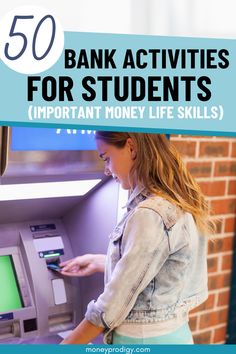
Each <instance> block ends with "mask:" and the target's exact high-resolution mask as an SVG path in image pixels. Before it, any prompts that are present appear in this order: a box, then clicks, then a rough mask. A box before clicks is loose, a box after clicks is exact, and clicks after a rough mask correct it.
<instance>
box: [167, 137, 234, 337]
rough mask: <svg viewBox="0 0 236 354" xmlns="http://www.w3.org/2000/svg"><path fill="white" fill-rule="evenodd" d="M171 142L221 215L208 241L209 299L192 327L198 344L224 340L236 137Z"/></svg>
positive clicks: (192, 317)
mask: <svg viewBox="0 0 236 354" xmlns="http://www.w3.org/2000/svg"><path fill="white" fill-rule="evenodd" d="M171 141H172V143H174V145H175V146H176V147H177V149H178V150H179V151H180V152H181V153H182V155H183V157H184V161H185V162H186V164H187V167H188V168H189V171H190V172H191V173H192V175H193V176H194V177H195V178H196V180H197V181H198V183H199V184H200V186H201V188H202V191H203V193H204V194H205V196H206V198H207V200H208V201H209V203H210V205H211V207H212V209H213V211H214V215H216V216H217V218H219V221H218V222H217V234H216V238H215V240H214V242H212V241H209V251H208V273H209V280H208V282H209V298H208V300H207V301H206V302H205V303H204V304H202V305H200V306H199V307H198V308H197V309H195V310H193V311H192V312H191V314H190V326H191V329H192V331H193V334H194V340H195V343H198V344H208V343H219V344H220V343H224V342H225V340H226V329H227V319H228V308H229V294H230V283H231V270H232V256H233V242H234V231H235V225H236V139H234V138H223V137H221V138H218V137H192V136H180V135H179V136H172V137H171Z"/></svg>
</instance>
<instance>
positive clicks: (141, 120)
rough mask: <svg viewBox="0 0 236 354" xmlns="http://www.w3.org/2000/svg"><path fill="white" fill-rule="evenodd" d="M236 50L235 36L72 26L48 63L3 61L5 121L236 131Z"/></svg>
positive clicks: (0, 120)
mask: <svg viewBox="0 0 236 354" xmlns="http://www.w3.org/2000/svg"><path fill="white" fill-rule="evenodd" d="M9 51H10V49H9ZM19 54H20V53H19ZM235 58H236V41H234V40H222V39H203V38H183V37H158V36H144V35H117V34H98V33H78V32H66V33H65V41H64V48H63V50H62V52H61V54H60V57H59V59H58V61H57V62H56V63H55V64H54V65H52V66H51V67H50V68H49V69H47V70H44V71H41V72H40V73H35V71H33V73H31V71H30V69H29V73H19V72H17V71H15V70H13V69H11V68H9V67H8V66H6V64H5V63H4V62H0V78H1V80H0V92H1V98H0V102H1V104H0V107H1V108H0V124H1V125H25V126H32V127H33V126H40V127H43V126H44V127H46V126H47V127H68V128H77V129H93V130H94V129H95V130H96V129H103V130H120V131H128V130H129V131H149V132H163V133H182V134H184V133H188V134H204V135H208V134H209V135H229V136H236V128H235V122H234V121H235V113H234V112H235V107H234V103H235V89H234V86H235V85H234V84H235V73H236V59H235ZM14 60H15V59H14ZM11 61H12V60H11ZM26 71H27V70H26Z"/></svg>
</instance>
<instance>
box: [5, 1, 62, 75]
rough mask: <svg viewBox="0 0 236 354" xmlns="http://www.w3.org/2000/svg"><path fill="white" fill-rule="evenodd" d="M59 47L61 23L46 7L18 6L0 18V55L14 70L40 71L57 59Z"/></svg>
mask: <svg viewBox="0 0 236 354" xmlns="http://www.w3.org/2000/svg"><path fill="white" fill-rule="evenodd" d="M63 48H64V32H63V29H62V26H61V24H60V22H59V21H58V19H57V18H56V17H55V16H54V15H53V14H52V13H51V11H49V10H46V9H44V8H41V7H36V6H21V7H18V8H15V9H13V10H12V11H10V12H8V13H7V14H6V15H5V16H4V17H3V18H2V19H1V21H0V58H1V60H2V61H3V62H4V63H5V64H6V65H7V66H8V67H9V68H11V69H12V70H14V71H17V72H19V73H23V74H37V73H41V72H43V71H45V70H47V69H49V68H51V67H52V66H53V65H54V64H55V63H56V62H57V60H58V59H59V57H60V56H61V53H62V50H63Z"/></svg>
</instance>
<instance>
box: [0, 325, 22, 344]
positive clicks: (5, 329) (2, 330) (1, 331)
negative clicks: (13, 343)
mask: <svg viewBox="0 0 236 354" xmlns="http://www.w3.org/2000/svg"><path fill="white" fill-rule="evenodd" d="M19 336H20V323H19V321H14V320H13V321H1V322H0V340H3V339H10V338H14V337H19Z"/></svg>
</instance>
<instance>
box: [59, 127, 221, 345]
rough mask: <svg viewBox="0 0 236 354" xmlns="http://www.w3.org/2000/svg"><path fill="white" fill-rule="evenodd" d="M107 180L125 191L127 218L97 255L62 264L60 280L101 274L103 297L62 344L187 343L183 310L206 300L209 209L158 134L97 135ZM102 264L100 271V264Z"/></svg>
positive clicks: (102, 133)
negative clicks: (97, 339)
mask: <svg viewBox="0 0 236 354" xmlns="http://www.w3.org/2000/svg"><path fill="white" fill-rule="evenodd" d="M96 141H97V150H98V153H99V156H100V157H101V158H102V159H103V160H104V162H105V174H106V175H112V177H113V178H114V179H115V180H116V181H117V182H120V183H121V186H122V187H123V188H124V189H129V190H130V193H131V194H130V198H129V200H128V203H127V212H126V213H125V215H124V217H123V219H122V220H121V221H120V222H119V224H118V225H117V226H116V228H115V230H114V231H113V232H112V233H111V235H110V242H109V247H108V252H107V257H106V262H105V257H104V256H103V255H84V256H81V257H77V258H75V259H73V260H69V261H67V262H65V263H63V264H62V267H63V269H62V274H64V275H78V276H81V275H89V274H93V273H94V272H96V271H103V270H104V268H105V287H104V292H103V293H102V294H101V295H100V296H99V297H98V299H97V300H96V302H95V301H92V302H90V303H89V304H88V308H87V312H86V314H85V319H84V320H83V321H82V322H81V323H80V324H79V325H78V326H77V327H76V329H75V330H74V331H73V332H72V334H71V335H70V336H69V337H68V338H66V339H65V340H64V341H63V343H64V344H69V343H89V342H90V341H91V340H92V339H93V338H94V337H96V336H97V335H98V334H100V333H101V332H104V334H105V335H104V340H105V342H106V343H115V344H144V343H146V344H158V343H161V344H187V343H193V340H192V334H191V331H190V329H189V326H188V313H189V310H190V309H192V308H194V307H196V306H198V305H199V304H200V303H202V302H203V301H205V300H206V299H207V264H206V248H207V247H206V246H207V238H206V237H205V236H202V235H207V234H209V233H211V232H212V230H213V228H214V225H213V223H212V222H211V221H210V220H209V210H208V206H207V204H206V202H205V200H204V197H203V195H202V193H201V192H200V189H199V187H198V185H197V184H196V182H195V181H194V179H193V178H192V177H191V175H190V174H189V172H188V171H187V169H186V167H185V165H184V164H183V162H182V160H181V158H180V156H179V154H178V153H177V151H176V150H175V148H174V147H173V146H172V145H171V143H170V142H169V141H168V140H167V138H166V137H165V136H164V135H157V134H143V133H119V132H97V133H96ZM104 264H105V266H104Z"/></svg>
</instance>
